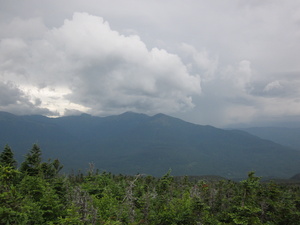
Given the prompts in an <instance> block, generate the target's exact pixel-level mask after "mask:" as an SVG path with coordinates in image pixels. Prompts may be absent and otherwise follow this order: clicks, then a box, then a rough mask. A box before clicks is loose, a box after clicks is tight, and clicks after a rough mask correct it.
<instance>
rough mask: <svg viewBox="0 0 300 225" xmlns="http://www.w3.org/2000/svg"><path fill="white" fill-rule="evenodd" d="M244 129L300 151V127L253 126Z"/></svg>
mask: <svg viewBox="0 0 300 225" xmlns="http://www.w3.org/2000/svg"><path fill="white" fill-rule="evenodd" d="M242 130H244V131H246V132H248V133H250V134H253V135H255V136H258V137H260V138H264V139H267V140H271V141H273V142H276V143H279V144H281V145H285V146H288V147H291V148H294V149H296V150H299V151H300V138H299V137H300V128H287V127H251V128H246V129H242Z"/></svg>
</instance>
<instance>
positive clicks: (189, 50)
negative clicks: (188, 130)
mask: <svg viewBox="0 0 300 225" xmlns="http://www.w3.org/2000/svg"><path fill="white" fill-rule="evenodd" d="M0 111H6V112H10V113H14V114H17V115H29V114H41V115H45V116H52V117H57V116H68V115H79V114H81V113H88V114H91V115H95V116H108V115H116V114H121V113H123V112H126V111H133V112H138V113H146V114H148V115H154V114H156V113H165V114H168V115H171V116H175V117H178V118H181V119H183V120H186V121H188V122H192V123H197V124H203V125H213V126H216V127H230V126H262V125H266V124H268V125H270V124H278V123H279V122H290V123H292V122H299V121H300V1H299V0H286V1H282V0H264V1H261V0H228V1H223V0H210V1H205V0H185V1H183V0H163V1H162V0H126V1H124V0H72V1H68V0H60V1H58V0H57V1H53V0H51V1H50V0H43V1H40V0H26V1H19V0H10V1H7V0H0Z"/></svg>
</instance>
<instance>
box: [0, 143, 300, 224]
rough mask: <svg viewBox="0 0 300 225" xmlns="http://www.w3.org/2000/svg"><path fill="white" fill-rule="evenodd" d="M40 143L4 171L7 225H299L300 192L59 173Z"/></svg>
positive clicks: (1, 219) (248, 183)
mask: <svg viewBox="0 0 300 225" xmlns="http://www.w3.org/2000/svg"><path fill="white" fill-rule="evenodd" d="M61 168H62V165H60V162H59V161H58V160H54V161H51V160H49V161H48V162H42V160H41V150H40V149H39V147H38V146H37V145H34V146H33V148H32V150H31V151H30V152H29V154H27V155H26V157H25V161H24V162H23V163H22V165H21V168H20V170H18V169H16V168H15V167H13V166H11V164H5V165H1V166H0V182H1V183H0V224H24V225H25V224H26V225H27V224H30V225H31V224H48V225H56V224H66V225H67V224H68V225H78V224H97V225H98V224H99V225H100V224H101V225H119V224H132V225H134V224H161V225H164V224H168V225H169V224H206V225H208V224H211V225H221V224H222V225H224V224H251V225H252V224H282V225H285V224H291V225H293V224H295V225H296V224H299V221H300V186H299V185H297V184H295V185H279V184H276V183H274V182H269V183H262V182H261V180H260V178H259V177H256V176H255V173H254V172H250V173H249V174H248V178H247V179H245V180H243V181H241V182H233V181H230V180H213V181H209V180H189V178H188V177H182V178H181V179H174V177H173V176H171V171H168V172H167V173H166V174H165V175H164V176H162V177H161V178H155V177H152V176H143V175H140V174H139V175H136V176H125V175H114V174H111V173H106V172H104V173H102V174H99V173H94V171H93V169H91V168H90V170H89V171H88V173H87V174H86V175H85V174H83V173H81V172H79V173H78V174H76V175H74V174H72V175H69V176H64V175H59V171H60V169H61Z"/></svg>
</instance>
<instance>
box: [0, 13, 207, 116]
mask: <svg viewBox="0 0 300 225" xmlns="http://www.w3.org/2000/svg"><path fill="white" fill-rule="evenodd" d="M19 23H21V25H26V26H28V27H31V26H34V25H37V24H38V27H37V28H36V29H38V28H40V30H39V29H38V30H39V31H44V32H40V34H39V35H36V36H35V37H30V36H29V37H28V36H23V35H22V34H19V35H18V34H14V35H13V36H14V37H12V38H10V37H7V38H3V39H2V40H1V44H0V54H1V56H2V62H4V63H2V65H1V70H2V71H1V78H2V79H3V80H6V81H9V82H10V83H17V82H18V85H19V89H21V90H23V92H24V91H27V92H28V93H30V95H31V96H32V97H36V98H37V97H38V96H39V94H40V93H42V92H45V90H47V91H46V92H47V93H48V95H47V96H45V98H43V96H42V98H40V101H41V103H40V105H39V106H37V108H36V110H37V112H38V111H39V107H40V106H47V105H48V108H51V105H49V104H51V100H49V96H51V95H53V98H52V102H53V104H55V105H56V107H57V110H58V111H60V112H61V111H62V110H66V109H68V110H70V109H72V107H74V108H73V109H76V110H84V111H87V112H89V113H92V114H97V115H107V114H115V113H121V112H124V111H137V112H146V113H158V112H165V113H170V112H176V111H180V110H186V109H190V108H192V107H193V106H194V105H193V102H192V95H198V94H200V92H201V86H200V77H199V76H198V75H196V74H190V73H189V72H188V70H187V68H186V66H185V65H184V64H183V63H182V61H181V59H180V58H179V57H178V56H177V55H175V54H170V53H168V52H167V51H165V50H163V49H158V48H152V49H151V50H148V49H147V46H146V45H145V43H143V42H142V41H141V40H140V38H139V36H137V35H131V36H124V35H121V34H120V33H118V32H117V31H114V30H112V29H111V28H110V26H109V24H108V22H106V21H104V20H103V18H101V17H97V16H92V15H89V14H87V13H74V15H73V17H72V19H69V20H65V21H64V23H63V25H62V26H60V27H58V28H53V29H46V30H45V29H44V27H43V26H42V25H41V23H38V22H36V20H29V21H26V22H24V21H22V22H21V21H20V20H14V21H12V24H13V25H14V26H17V27H18V24H19ZM21 25H20V26H21ZM38 33H39V32H38ZM60 89H64V91H61V92H60ZM51 92H52V94H51ZM19 93H20V95H21V93H22V91H20V92H19ZM46 97H48V99H46ZM52 108H53V106H52ZM18 113H21V112H18Z"/></svg>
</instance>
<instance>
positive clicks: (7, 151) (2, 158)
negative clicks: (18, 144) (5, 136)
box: [0, 145, 17, 169]
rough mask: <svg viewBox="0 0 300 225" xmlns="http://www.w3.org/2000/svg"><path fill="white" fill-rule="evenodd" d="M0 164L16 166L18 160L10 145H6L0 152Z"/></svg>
mask: <svg viewBox="0 0 300 225" xmlns="http://www.w3.org/2000/svg"><path fill="white" fill-rule="evenodd" d="M0 165H2V166H10V167H12V168H14V169H15V168H16V165H17V162H16V160H15V159H14V153H13V152H12V150H11V148H10V147H9V146H8V145H5V147H4V150H3V152H2V153H1V154H0Z"/></svg>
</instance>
